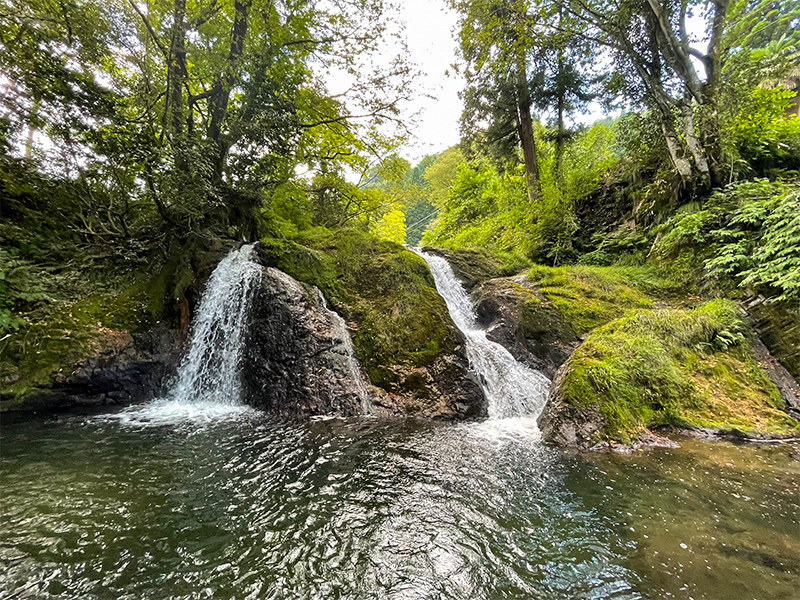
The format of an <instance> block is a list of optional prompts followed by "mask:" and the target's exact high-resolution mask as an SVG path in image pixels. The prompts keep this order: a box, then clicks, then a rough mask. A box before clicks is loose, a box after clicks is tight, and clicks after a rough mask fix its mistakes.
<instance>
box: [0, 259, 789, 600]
mask: <svg viewBox="0 0 800 600" xmlns="http://www.w3.org/2000/svg"><path fill="white" fill-rule="evenodd" d="M423 256H424V257H425V258H426V260H428V262H429V264H430V266H431V271H432V273H433V275H434V278H435V280H436V283H437V288H438V289H439V291H440V292H441V293H442V295H443V297H444V298H445V301H446V302H447V304H448V308H449V309H450V313H451V315H452V316H453V320H454V322H455V323H456V324H457V325H458V326H459V327H460V328H461V329H462V331H463V332H464V334H465V339H466V341H467V351H468V354H469V357H470V362H471V364H472V366H473V368H474V369H475V371H476V374H477V376H478V378H479V379H480V381H481V384H482V386H483V388H484V391H485V393H486V396H487V398H488V400H489V416H490V418H489V420H487V421H485V422H482V423H443V422H429V421H428V422H426V421H418V420H414V419H408V420H379V419H375V418H370V417H368V416H366V417H364V418H361V419H348V420H342V419H319V420H312V421H311V422H305V423H292V422H286V421H279V420H276V419H274V418H272V417H270V416H268V415H266V414H263V413H260V412H258V411H255V410H253V409H249V408H247V407H245V406H244V405H242V404H241V403H240V398H239V386H238V360H239V358H238V357H239V355H240V351H241V342H240V341H239V340H240V339H241V328H242V327H243V326H244V325H243V324H244V323H245V314H244V313H245V308H243V307H246V305H247V295H248V294H249V291H250V290H251V289H252V288H253V286H254V285H255V284H256V282H257V281H258V278H259V276H260V275H259V273H260V271H259V270H258V268H256V267H254V263H253V262H252V257H253V250H252V247H251V246H244V247H242V248H239V249H236V250H234V251H232V253H231V254H230V255H229V257H228V258H226V259H225V260H224V261H222V262H221V263H220V266H219V267H218V268H217V271H215V274H214V275H212V278H211V280H210V283H209V286H208V290H207V292H206V294H205V295H204V298H203V301H202V302H201V305H200V309H199V311H198V316H197V319H196V325H195V327H194V330H193V337H192V339H191V340H190V343H189V350H188V352H187V355H186V358H185V359H184V361H183V363H182V364H181V367H180V369H179V371H178V379H177V381H176V383H175V384H174V385H173V388H172V391H171V392H170V393H169V394H167V396H166V398H164V399H160V400H155V401H153V402H151V403H149V404H146V405H142V406H134V407H130V408H127V409H124V410H118V411H115V412H105V413H96V414H85V413H84V414H74V413H73V414H61V415H50V416H44V417H43V416H25V415H22V416H21V415H3V417H2V418H3V422H2V438H1V439H0V444H1V447H0V450H1V452H0V477H1V479H0V483H1V484H2V487H1V488H0V489H2V496H1V497H0V503H1V504H0V508H1V509H2V524H1V525H0V566H1V567H2V569H1V570H0V598H3V599H6V598H8V599H11V598H67V599H74V598H81V599H84V598H85V599H105V598H108V599H114V600H127V599H130V600H134V599H136V600H139V599H158V600H163V599H179V598H180V599H195V598H197V599H201V598H214V599H222V598H224V599H233V598H235V599H250V598H253V599H255V598H274V599H287V600H288V599H311V600H328V599H330V600H333V599H337V600H338V599H341V600H344V599H352V600H367V599H376V600H377V599H397V600H401V599H402V600H422V599H430V600H444V599H454V600H455V599H463V600H484V599H485V600H500V599H504V598H509V599H522V598H526V599H528V598H530V599H536V600H551V599H552V600H561V599H583V600H589V599H594V600H599V599H607V598H614V599H639V598H647V599H653V600H660V599H663V598H679V599H694V600H701V599H708V600H728V599H732V600H733V599H735V600H748V599H753V600H797V599H798V598H799V597H800V522H799V521H798V520H799V519H800V460H798V459H799V458H800V456H799V455H798V453H799V452H800V450H798V449H797V448H796V447H794V448H793V447H791V446H785V445H777V446H765V447H755V446H736V445H733V444H731V443H727V442H714V443H710V442H702V441H698V440H692V439H686V440H682V441H681V444H682V448H680V449H663V448H660V449H654V450H650V451H647V452H635V453H632V454H630V455H610V454H601V453H588V454H575V453H571V452H565V451H564V450H559V449H556V448H552V447H548V446H546V445H544V444H543V443H542V442H541V436H540V434H539V431H538V429H537V427H536V420H535V417H536V415H537V414H538V412H539V411H540V410H541V407H542V405H543V403H544V401H545V399H546V395H547V390H548V386H549V382H548V381H547V379H546V378H545V377H544V376H543V375H541V374H540V373H538V372H536V371H532V370H530V369H528V368H527V367H525V366H524V365H520V364H518V363H516V361H514V359H513V357H512V356H511V355H510V354H509V353H508V352H507V351H506V350H505V349H504V348H502V347H500V346H498V345H497V344H494V343H493V342H490V341H489V340H487V339H486V335H485V332H483V331H481V330H480V328H479V327H478V326H477V324H476V323H475V321H474V318H473V316H472V312H471V311H472V307H471V304H470V300H469V298H468V296H467V295H466V293H465V292H464V290H463V288H461V286H460V284H459V283H458V282H457V281H456V280H455V277H454V275H453V273H452V270H451V269H450V267H449V266H448V265H447V263H446V262H445V261H444V260H443V259H440V258H438V257H432V256H427V255H424V254H423ZM342 328H344V326H343V325H342ZM233 330H235V331H233ZM343 331H344V333H342V335H343V336H344V337H347V336H346V331H345V330H344V329H343ZM348 349H349V350H348V352H349V353H350V356H352V348H351V347H350V346H348ZM351 370H352V371H354V372H355V373H354V375H353V376H359V377H360V374H359V373H358V369H355V368H354V369H351ZM364 389H366V388H364ZM368 412H369V411H368V410H365V413H368Z"/></svg>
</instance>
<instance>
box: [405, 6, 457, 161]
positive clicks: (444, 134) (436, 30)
mask: <svg viewBox="0 0 800 600" xmlns="http://www.w3.org/2000/svg"><path fill="white" fill-rule="evenodd" d="M400 18H401V19H402V20H403V21H404V22H405V23H406V37H407V43H408V51H409V55H410V58H411V61H412V62H414V63H416V64H417V65H418V66H419V68H421V69H422V70H423V71H424V75H423V76H422V77H420V78H419V80H418V82H417V83H418V85H419V88H420V89H421V91H423V92H427V94H428V95H429V96H431V97H427V96H426V95H424V94H422V93H421V94H419V95H417V97H416V98H415V100H414V101H413V102H412V103H411V105H410V106H409V107H408V109H409V112H410V113H414V112H416V111H418V110H421V111H422V112H421V114H420V116H419V118H418V125H417V127H416V128H415V129H414V131H415V133H416V135H417V139H416V140H412V141H411V142H410V143H409V145H408V147H407V148H406V149H405V151H404V153H403V154H404V156H405V158H407V159H408V160H410V161H411V162H412V163H416V162H418V161H419V160H420V159H421V158H422V157H423V156H425V155H426V154H434V153H437V152H441V151H443V150H446V149H447V148H449V147H450V146H453V145H455V144H457V143H458V118H459V117H460V116H461V108H462V103H461V100H460V99H459V97H458V92H459V91H460V90H461V88H462V87H463V80H462V78H461V77H459V76H458V75H456V74H455V73H453V72H452V69H450V66H451V65H452V64H453V62H454V61H455V58H456V42H455V40H454V39H453V33H452V32H453V27H454V26H455V24H456V15H455V13H454V12H452V11H450V10H449V9H447V8H446V5H445V3H444V2H443V0H403V1H402V5H401V12H400ZM448 70H450V74H449V76H448V75H446V73H447V71H448Z"/></svg>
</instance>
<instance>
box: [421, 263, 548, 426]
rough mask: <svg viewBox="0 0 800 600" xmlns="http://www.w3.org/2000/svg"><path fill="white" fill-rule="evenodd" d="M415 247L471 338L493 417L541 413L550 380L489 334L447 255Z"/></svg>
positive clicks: (472, 357)
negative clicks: (492, 339)
mask: <svg viewBox="0 0 800 600" xmlns="http://www.w3.org/2000/svg"><path fill="white" fill-rule="evenodd" d="M413 250H414V252H416V253H417V254H418V255H419V256H421V257H422V258H423V259H424V260H425V262H427V263H428V266H429V267H430V270H431V273H432V274H433V279H434V282H435V283H436V289H437V290H438V291H439V294H440V295H441V296H442V298H444V301H445V302H446V303H447V309H448V311H449V312H450V316H451V317H452V319H453V321H454V322H455V324H456V326H457V327H458V328H459V329H460V330H461V331H462V332H463V333H464V336H465V337H466V339H467V356H468V358H469V361H470V364H471V365H472V367H473V368H474V369H475V372H476V373H477V374H478V376H479V378H480V381H481V386H482V387H483V391H484V393H485V394H486V398H487V400H488V402H489V418H490V419H508V418H515V417H531V418H535V417H537V416H538V415H539V413H540V412H541V411H542V408H544V404H545V401H546V400H547V394H548V392H549V390H550V380H549V379H548V378H547V377H545V376H544V375H543V374H542V373H540V372H539V371H537V370H535V369H531V368H529V367H526V366H525V365H523V364H522V363H520V362H517V360H516V359H515V358H514V357H513V356H512V355H511V353H510V352H509V351H508V350H506V349H505V348H504V347H503V346H501V345H500V344H498V343H496V342H493V341H491V340H489V339H488V338H487V337H486V331H485V330H484V329H482V328H481V327H480V326H479V325H478V322H477V319H476V315H475V308H474V306H473V304H472V301H471V300H470V298H469V296H468V295H467V292H466V290H465V289H464V286H463V285H461V282H459V281H458V279H456V276H455V274H454V273H453V269H452V267H451V266H450V264H449V263H448V262H447V261H446V260H445V259H444V258H442V257H441V256H435V255H433V254H428V253H426V252H422V251H421V250H419V249H413Z"/></svg>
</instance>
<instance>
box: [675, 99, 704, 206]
mask: <svg viewBox="0 0 800 600" xmlns="http://www.w3.org/2000/svg"><path fill="white" fill-rule="evenodd" d="M681 124H682V126H683V139H684V140H685V142H686V147H687V148H688V149H689V153H690V154H691V155H692V161H693V162H694V169H695V171H696V172H697V179H698V181H697V184H698V186H699V189H702V190H707V189H709V188H710V187H711V173H710V171H709V166H708V160H706V153H705V149H704V148H703V144H702V142H701V141H700V139H699V138H698V137H697V130H696V128H695V123H694V111H693V108H692V96H691V94H689V91H688V90H687V91H686V93H685V94H684V97H683V102H682V103H681Z"/></svg>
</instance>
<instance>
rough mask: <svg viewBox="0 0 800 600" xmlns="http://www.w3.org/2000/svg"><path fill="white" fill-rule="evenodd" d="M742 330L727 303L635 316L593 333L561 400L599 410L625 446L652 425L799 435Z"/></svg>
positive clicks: (608, 434) (608, 433)
mask: <svg viewBox="0 0 800 600" xmlns="http://www.w3.org/2000/svg"><path fill="white" fill-rule="evenodd" d="M742 330H743V325H742V323H741V321H740V320H739V317H738V315H737V306H736V304H735V303H733V302H731V301H728V300H721V299H720V300H712V301H711V302H707V303H705V304H703V305H702V306H700V307H698V308H697V309H695V310H679V309H664V310H657V311H643V310H637V311H632V312H630V313H628V314H627V315H625V316H624V317H621V318H619V319H616V320H614V321H612V322H610V323H608V324H606V325H604V326H602V327H600V328H598V329H596V330H595V331H593V332H592V333H591V334H589V336H588V337H587V339H586V341H585V342H584V343H583V344H582V345H581V346H580V347H579V348H578V349H577V350H576V351H575V353H574V354H573V356H572V357H571V358H570V359H569V361H568V366H567V373H566V375H565V377H564V380H563V382H562V385H561V388H560V395H561V397H562V399H563V400H564V402H566V403H567V404H570V405H573V406H590V405H591V406H597V407H598V408H599V409H600V412H601V414H602V416H603V429H602V431H601V434H600V435H601V437H602V438H605V439H611V440H617V441H621V442H623V443H628V442H630V440H631V439H632V438H633V437H634V436H635V435H636V433H637V432H638V431H640V430H641V429H642V428H644V427H649V426H652V425H667V424H671V425H690V426H698V427H715V428H721V429H730V428H739V429H743V430H748V431H759V432H768V433H793V432H797V431H800V423H798V422H797V421H794V420H793V419H791V418H790V417H788V416H787V415H786V413H784V412H783V411H782V410H781V408H782V406H783V403H782V400H781V398H780V393H779V392H778V390H777V388H775V386H774V385H773V384H772V383H771V382H770V380H769V379H768V377H767V376H766V374H765V373H764V372H763V370H762V369H761V368H760V367H759V366H758V364H757V363H756V362H755V360H754V359H753V358H752V351H751V349H750V347H749V345H748V343H747V341H746V339H745V337H744V335H743V333H742Z"/></svg>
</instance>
